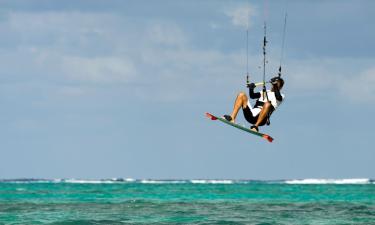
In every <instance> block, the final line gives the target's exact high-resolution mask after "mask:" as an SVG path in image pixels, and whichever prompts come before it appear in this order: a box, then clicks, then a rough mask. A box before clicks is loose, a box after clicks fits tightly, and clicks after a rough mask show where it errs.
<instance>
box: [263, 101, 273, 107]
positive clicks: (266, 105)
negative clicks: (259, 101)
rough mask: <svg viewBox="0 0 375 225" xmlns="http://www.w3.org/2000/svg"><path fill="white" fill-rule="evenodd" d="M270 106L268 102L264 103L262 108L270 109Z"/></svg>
mask: <svg viewBox="0 0 375 225" xmlns="http://www.w3.org/2000/svg"><path fill="white" fill-rule="evenodd" d="M271 106H272V104H271V103H270V102H265V103H264V105H263V108H271Z"/></svg>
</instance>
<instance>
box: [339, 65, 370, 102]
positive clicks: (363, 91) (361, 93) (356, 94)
mask: <svg viewBox="0 0 375 225" xmlns="http://www.w3.org/2000/svg"><path fill="white" fill-rule="evenodd" d="M353 87H356V89H355V90H354V88H353ZM339 90H340V91H341V94H342V96H343V97H345V98H349V99H351V100H352V101H355V102H359V103H364V102H368V101H371V102H372V101H374V102H375V67H372V68H368V69H365V70H364V71H362V72H360V73H359V75H358V76H354V77H351V78H349V79H346V80H344V81H343V82H342V83H341V84H340V86H339Z"/></svg>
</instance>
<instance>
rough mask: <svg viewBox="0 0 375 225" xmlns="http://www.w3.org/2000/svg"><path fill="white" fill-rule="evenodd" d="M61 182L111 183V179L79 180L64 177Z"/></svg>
mask: <svg viewBox="0 0 375 225" xmlns="http://www.w3.org/2000/svg"><path fill="white" fill-rule="evenodd" d="M62 182H65V183H71V184H112V183H114V181H112V180H79V179H66V180H63V181H62Z"/></svg>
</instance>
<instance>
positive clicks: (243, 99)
mask: <svg viewBox="0 0 375 225" xmlns="http://www.w3.org/2000/svg"><path fill="white" fill-rule="evenodd" d="M247 101H248V98H247V96H246V94H245V93H244V92H240V93H239V94H238V95H237V98H236V101H235V102H234V107H233V111H232V113H231V115H230V116H231V117H232V121H231V122H233V123H234V122H235V121H236V117H237V114H238V111H239V110H240V108H241V107H242V108H245V107H246V106H247Z"/></svg>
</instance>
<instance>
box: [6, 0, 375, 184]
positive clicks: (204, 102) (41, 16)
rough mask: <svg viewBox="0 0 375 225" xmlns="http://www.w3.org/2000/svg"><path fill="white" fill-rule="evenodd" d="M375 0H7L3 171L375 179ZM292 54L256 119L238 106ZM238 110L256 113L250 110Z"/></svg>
mask: <svg viewBox="0 0 375 225" xmlns="http://www.w3.org/2000/svg"><path fill="white" fill-rule="evenodd" d="M374 10H375V2H374V1H371V0H367V1H366V0H359V1H351V0H340V1H339V0H328V1H308V0H300V1H297V0H295V1H292V0H289V1H286V0H285V1H271V0H269V1H240V0H236V1H230V0H225V1H224V0H205V1H200V0H191V1H182V0H177V1H174V0H173V1H172V0H156V1H146V0H140V1H132V0H127V1H121V0H91V1H87V0H66V1H50V0H28V1H26V0H25V1H24V0H8V1H7V0H2V1H0V34H1V35H0V105H1V110H0V123H1V128H0V135H1V142H0V154H1V157H0V178H3V179H7V178H86V179H99V178H114V177H117V178H119V177H121V178H138V179H207V178H209V179H263V180H272V179H302V178H337V179H341V178H375V174H374V171H375V164H374V163H373V162H374V159H375V151H374V148H373V140H374V139H375V132H374V127H375V120H374V119H373V118H372V116H373V115H374V113H375V45H374V40H375V28H374V22H375V11H374ZM286 12H287V15H288V17H287V30H286V39H285V50H284V54H283V56H284V57H283V61H282V65H283V75H282V76H283V78H284V79H285V86H284V89H283V92H284V94H285V96H286V98H285V101H284V103H283V104H282V105H281V106H280V108H278V109H277V111H276V112H275V113H274V114H273V115H272V118H271V126H269V127H262V128H261V131H262V132H265V133H268V134H270V135H271V136H272V137H274V139H275V141H274V142H273V143H268V142H266V141H264V140H263V139H260V138H258V137H255V136H253V135H250V134H248V133H245V132H242V131H240V130H237V129H235V128H232V127H229V126H226V125H225V124H221V123H218V122H212V121H210V120H208V119H207V118H206V117H205V112H211V113H213V114H215V115H223V114H228V113H230V112H231V110H232V107H233V102H234V100H235V98H236V95H237V93H238V92H240V91H245V92H246V91H247V90H246V84H245V82H246V73H247V66H246V65H247V61H246V59H247V56H246V30H248V32H249V36H248V46H249V50H248V51H249V55H248V60H249V61H248V63H249V73H250V80H251V81H254V82H259V81H261V80H262V67H261V66H262V60H263V58H262V57H263V56H262V40H263V32H264V31H263V23H264V21H266V23H267V39H268V45H267V61H268V63H267V66H266V76H267V78H271V77H273V76H274V75H275V74H276V73H277V69H278V66H279V64H280V59H281V49H282V35H283V25H284V16H285V13H286ZM237 121H238V123H239V124H242V125H245V126H249V124H246V122H245V120H244V119H243V116H242V113H241V111H240V114H239V117H238V120H237Z"/></svg>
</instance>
